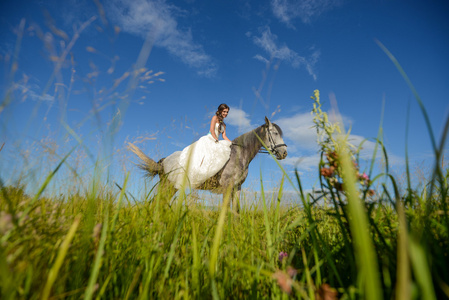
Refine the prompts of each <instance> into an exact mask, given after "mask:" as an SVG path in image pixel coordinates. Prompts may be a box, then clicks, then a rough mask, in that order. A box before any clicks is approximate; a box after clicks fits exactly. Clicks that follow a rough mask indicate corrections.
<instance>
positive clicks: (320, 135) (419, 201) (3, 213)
mask: <svg viewBox="0 0 449 300" xmlns="http://www.w3.org/2000/svg"><path fill="white" fill-rule="evenodd" d="M87 25H88V24H87ZM87 25H86V26H87ZM23 28H24V26H22V29H23ZM82 29H83V28H81V31H82ZM77 34H78V33H77ZM76 38H78V36H76ZM72 41H73V43H68V44H67V46H66V49H65V50H64V51H62V52H61V54H60V55H59V56H58V55H57V56H56V57H55V58H54V60H53V62H54V63H55V72H54V74H52V79H51V80H49V84H48V86H51V83H52V80H53V79H54V78H55V77H56V79H58V74H59V72H60V71H61V68H62V67H63V64H66V63H67V55H68V53H70V50H71V49H69V48H70V47H73V44H75V42H76V39H75V37H74V40H72ZM18 44H20V43H18ZM380 46H381V47H382V45H380ZM66 50H67V51H66ZM144 50H145V49H144ZM88 51H92V52H94V51H95V49H88ZM145 51H148V55H149V51H150V49H146V50H145ZM384 51H385V53H386V54H387V55H388V56H389V57H390V58H391V59H392V62H393V63H394V64H396V66H397V68H398V70H399V71H400V72H401V74H403V76H404V79H405V80H406V82H407V83H409V85H410V87H411V89H412V91H413V93H414V94H415V98H416V100H417V101H418V103H419V104H420V107H421V110H422V112H423V115H424V118H425V119H426V120H427V123H428V117H427V114H426V111H425V108H424V106H423V105H422V101H421V99H420V98H419V96H418V95H417V94H416V92H415V91H414V89H413V86H412V85H411V83H410V82H409V81H408V79H407V77H406V75H405V73H404V72H403V71H402V69H401V67H400V66H399V65H398V64H397V62H396V61H395V59H394V57H392V55H391V54H390V53H389V52H388V50H387V49H384ZM71 67H73V68H74V65H71V66H69V67H67V68H71ZM137 67H138V66H137ZM137 67H136V69H135V73H133V74H131V73H128V75H127V77H129V78H131V79H132V80H134V82H132V81H131V82H130V84H129V85H128V87H131V88H133V87H135V86H136V84H137V82H140V79H141V78H144V79H145V80H148V79H149V78H147V77H148V76H150V77H154V78H155V77H157V76H158V75H157V74H159V75H160V73H156V74H154V75H149V74H150V73H148V72H147V70H145V69H140V68H137ZM14 68H15V67H14V63H12V67H11V70H12V71H11V78H13V77H14V76H13V75H14V74H13V73H14V72H15V70H16V69H14ZM73 73H75V72H73ZM130 74H131V75H133V76H131V75H130ZM92 76H94V75H92ZM154 78H153V79H154ZM124 79H125V78H122V77H120V81H121V80H124ZM131 79H130V80H131ZM150 79H151V78H150ZM11 80H12V81H14V80H13V79H11ZM58 80H59V79H58ZM71 80H72V78H71ZM120 81H119V80H117V81H116V83H117V85H118V84H119V83H120ZM67 86H69V88H68V90H69V91H70V88H71V86H70V85H69V84H67ZM115 88H116V86H115V85H114V86H113V89H115ZM47 90H48V89H47ZM45 92H46V91H44V93H43V94H45ZM55 94H58V95H59V90H58V93H55ZM96 96H98V95H96ZM61 97H62V98H63V100H64V99H65V100H64V101H68V98H69V92H67V94H63V95H62V94H61ZM103 100H104V99H103ZM119 100H120V99H119ZM312 100H313V101H312V103H313V109H311V110H312V113H313V115H314V122H315V126H316V129H317V141H318V144H319V146H320V154H321V161H320V163H319V165H317V166H316V172H317V174H319V178H320V181H319V184H318V186H317V187H315V190H314V192H307V191H305V190H304V189H303V186H302V183H301V176H300V174H299V173H298V172H296V173H295V174H294V176H289V174H288V173H286V172H285V171H284V169H283V168H282V166H281V165H279V168H280V169H281V170H282V171H283V177H282V179H280V182H279V184H278V190H277V191H276V193H273V194H272V195H267V193H265V192H264V180H263V177H264V176H268V174H261V178H260V186H257V187H255V189H260V190H261V193H260V194H259V195H260V197H259V199H256V201H253V200H251V201H250V198H252V197H253V195H247V194H244V193H243V194H242V195H241V199H240V202H241V204H242V205H241V209H240V211H239V213H236V212H235V210H234V209H232V208H230V207H229V206H228V205H227V202H228V201H227V198H226V196H225V198H224V200H223V202H221V203H217V205H216V206H215V207H213V208H211V207H208V206H206V205H205V204H204V203H203V202H201V201H198V198H197V195H196V194H188V193H187V194H186V193H183V192H182V191H180V192H178V194H177V195H175V197H174V198H170V197H169V196H168V195H169V193H167V191H164V190H163V189H162V188H160V186H159V185H155V186H153V187H150V188H149V189H148V191H147V193H145V194H144V195H142V196H139V197H138V198H135V197H134V196H133V195H132V194H131V193H130V192H129V191H128V186H129V184H130V182H129V173H125V174H122V175H123V178H125V179H124V180H123V181H122V182H118V183H117V185H116V186H114V187H111V185H110V184H107V183H106V182H104V181H103V180H101V179H102V178H104V177H105V175H104V174H102V172H103V169H101V168H95V171H93V172H92V173H95V174H93V175H92V174H90V175H89V176H85V174H86V170H79V169H77V168H76V166H74V165H73V164H72V166H73V169H72V170H71V172H72V173H73V174H77V177H76V180H73V181H71V183H70V181H66V182H64V184H63V185H61V184H59V183H58V184H56V185H55V186H59V187H61V186H63V187H64V188H63V189H61V190H59V193H56V192H52V193H47V191H48V189H49V187H50V186H52V184H53V183H55V182H57V181H58V180H59V179H58V176H59V175H60V173H61V167H62V166H64V165H66V164H67V162H68V161H69V160H70V159H71V158H72V155H74V152H72V151H66V152H65V154H64V156H63V157H60V156H56V155H55V156H54V157H53V159H54V161H53V162H54V163H53V164H49V165H51V166H52V168H53V169H52V170H50V171H49V172H47V174H46V175H45V176H44V177H43V180H41V181H40V185H39V186H38V187H36V188H35V189H31V191H30V187H29V186H27V183H26V181H25V180H19V181H17V182H15V183H9V184H5V182H6V179H5V178H1V180H0V185H1V192H0V298H1V299H80V298H82V299H94V298H95V299H288V298H294V299H326V300H329V299H444V298H449V268H448V267H447V266H449V257H448V252H449V237H448V233H449V210H448V204H449V196H448V191H449V190H448V183H449V182H448V181H449V169H448V167H447V163H445V162H444V158H443V155H442V154H443V153H444V145H445V138H446V136H447V132H448V130H449V120H447V121H446V123H445V128H444V130H443V135H442V139H441V141H439V142H438V143H437V142H436V141H435V138H434V135H433V132H431V131H430V130H429V135H430V138H431V140H432V142H433V147H434V149H433V150H434V164H433V165H432V167H431V172H430V174H428V176H426V177H425V179H424V181H422V182H421V184H420V185H415V184H414V183H413V182H412V180H411V178H412V177H413V176H412V175H413V174H411V173H410V172H411V171H410V170H411V167H410V166H409V163H408V161H407V163H406V165H405V169H404V170H403V173H404V174H405V183H401V184H399V181H400V179H399V178H398V177H396V176H395V175H394V174H393V173H392V172H391V171H390V169H389V164H388V153H387V151H386V149H385V148H384V146H383V143H382V133H381V132H382V128H380V129H379V136H378V137H377V139H376V145H377V148H376V150H375V153H373V158H372V160H371V162H370V164H368V166H367V167H366V168H365V169H364V170H365V171H362V170H361V169H360V166H359V160H358V153H359V151H360V147H359V148H354V147H352V146H351V145H350V144H349V143H348V141H347V134H346V133H345V132H344V130H343V128H341V127H340V125H339V123H332V122H330V121H329V117H328V116H327V114H326V113H325V112H323V111H322V110H321V104H320V99H319V92H318V91H315V93H314V95H313V97H312ZM13 101H15V100H14V97H13V95H12V94H7V95H6V97H5V98H4V99H3V102H2V104H1V106H0V113H1V111H4V110H5V109H6V108H8V106H9V105H11V103H12V102H13ZM126 101H128V100H126V99H125V100H124V101H123V102H120V101H118V104H117V105H116V106H114V108H117V107H118V108H123V107H124V108H125V109H122V110H123V111H124V110H126V105H125V104H126V103H128V102H126ZM103 103H104V102H103ZM120 103H122V104H123V103H125V104H123V105H121V104H120ZM96 104H98V103H94V105H93V106H95V107H99V106H96ZM62 106H63V105H62ZM92 114H93V115H94V116H93V118H95V117H97V114H99V113H98V111H96V110H95V109H93V113H92ZM91 117H92V116H91ZM61 120H62V121H61V127H63V128H64V130H66V131H67V132H69V135H70V136H71V137H72V139H73V140H76V141H78V143H79V144H80V145H82V144H83V141H82V139H81V138H79V137H78V136H77V135H76V133H75V132H74V131H73V130H72V129H71V128H70V127H69V126H68V125H67V124H65V123H64V122H63V121H64V119H63V118H61ZM115 121H116V120H115V117H114V119H113V120H112V121H111V122H110V123H111V124H112V125H111V126H110V128H109V129H108V130H106V131H105V132H106V133H105V136H106V137H105V138H104V141H103V142H104V143H105V144H106V146H107V145H108V144H109V143H110V140H112V139H113V135H114V132H116V129H117V127H119V124H118V123H119V121H117V122H115ZM429 128H430V127H429ZM3 150H4V149H2V150H0V151H3ZM0 154H1V152H0ZM379 156H380V157H381V158H382V160H383V167H382V171H381V172H379V173H378V174H376V173H375V172H374V170H376V168H374V167H373V166H374V164H376V162H377V161H378V160H379ZM85 159H86V160H88V158H85ZM28 163H29V162H28V161H25V162H24V163H23V165H26V164H28ZM82 165H83V162H81V163H80V166H79V167H80V168H82ZM38 167H39V166H38ZM46 167H47V166H42V169H43V170H46ZM77 180H81V181H83V183H84V185H80V184H79V182H77ZM287 185H288V186H289V187H291V188H293V189H294V190H295V191H296V194H295V195H296V199H297V200H298V202H299V203H300V205H296V206H291V205H286V204H285V203H283V202H282V199H283V198H282V195H283V192H284V190H285V187H286V186H287Z"/></svg>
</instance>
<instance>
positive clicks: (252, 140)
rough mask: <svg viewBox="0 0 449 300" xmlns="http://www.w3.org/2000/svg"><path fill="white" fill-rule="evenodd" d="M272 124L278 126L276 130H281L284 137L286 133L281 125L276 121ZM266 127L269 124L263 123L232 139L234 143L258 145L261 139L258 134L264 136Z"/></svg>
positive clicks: (280, 132)
mask: <svg viewBox="0 0 449 300" xmlns="http://www.w3.org/2000/svg"><path fill="white" fill-rule="evenodd" d="M271 124H272V125H273V126H274V127H275V128H276V130H277V131H278V132H279V134H280V135H281V137H283V136H284V133H283V132H282V129H281V127H279V126H278V125H277V124H275V123H271ZM266 129H267V125H266V124H263V125H261V126H259V127H257V128H256V129H253V130H250V131H248V132H246V133H244V134H242V135H240V136H238V137H236V138H235V139H234V140H233V141H232V143H233V144H237V145H242V144H245V145H258V144H260V141H259V139H258V138H257V136H256V134H257V135H258V136H259V137H262V135H263V134H264V133H265V131H266ZM254 133H256V134H254Z"/></svg>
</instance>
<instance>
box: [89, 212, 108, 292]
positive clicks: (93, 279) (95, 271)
mask: <svg viewBox="0 0 449 300" xmlns="http://www.w3.org/2000/svg"><path fill="white" fill-rule="evenodd" d="M108 223H109V211H108V210H107V209H106V213H105V215H104V220H103V228H102V230H101V237H100V244H99V245H98V249H97V253H96V254H95V260H94V264H93V268H92V271H91V273H90V277H89V283H88V285H87V289H86V293H85V294H84V300H90V299H92V297H93V294H94V292H95V289H94V287H95V284H96V283H97V278H98V274H99V272H100V267H101V262H102V258H103V254H104V245H105V242H106V237H107V235H108Z"/></svg>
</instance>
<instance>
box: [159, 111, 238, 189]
mask: <svg viewBox="0 0 449 300" xmlns="http://www.w3.org/2000/svg"><path fill="white" fill-rule="evenodd" d="M228 113H229V106H227V105H226V104H224V103H223V104H220V106H218V109H217V112H216V113H215V115H214V116H213V117H212V120H211V121H210V131H209V133H208V134H207V135H205V136H203V137H201V138H200V139H199V140H198V141H196V142H194V143H193V144H191V145H189V146H187V147H186V148H184V149H183V150H182V151H177V152H175V153H173V154H172V155H170V156H168V157H166V158H165V160H164V172H165V173H166V174H168V180H169V181H171V182H172V183H173V185H174V186H175V188H176V189H181V188H182V186H183V184H185V186H190V187H191V188H195V187H197V186H199V185H200V184H202V183H203V182H204V181H206V180H207V179H208V178H210V177H212V176H214V175H215V174H216V173H217V172H218V171H220V170H221V168H223V167H224V165H225V164H226V162H227V161H228V160H229V157H230V154H231V144H232V143H231V140H229V138H228V137H227V136H226V124H225V123H224V122H223V119H224V118H226V117H227V116H228ZM220 133H221V135H222V137H223V140H221V141H220V140H219V139H218V138H219V135H220ZM184 180H186V182H185V183H183V182H184Z"/></svg>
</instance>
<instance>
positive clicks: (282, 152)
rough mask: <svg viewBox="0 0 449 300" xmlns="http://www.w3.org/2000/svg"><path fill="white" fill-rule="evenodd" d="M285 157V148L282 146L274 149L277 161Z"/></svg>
mask: <svg viewBox="0 0 449 300" xmlns="http://www.w3.org/2000/svg"><path fill="white" fill-rule="evenodd" d="M286 157H287V146H282V147H279V148H277V149H276V158H277V159H278V160H281V159H284V158H286Z"/></svg>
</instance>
